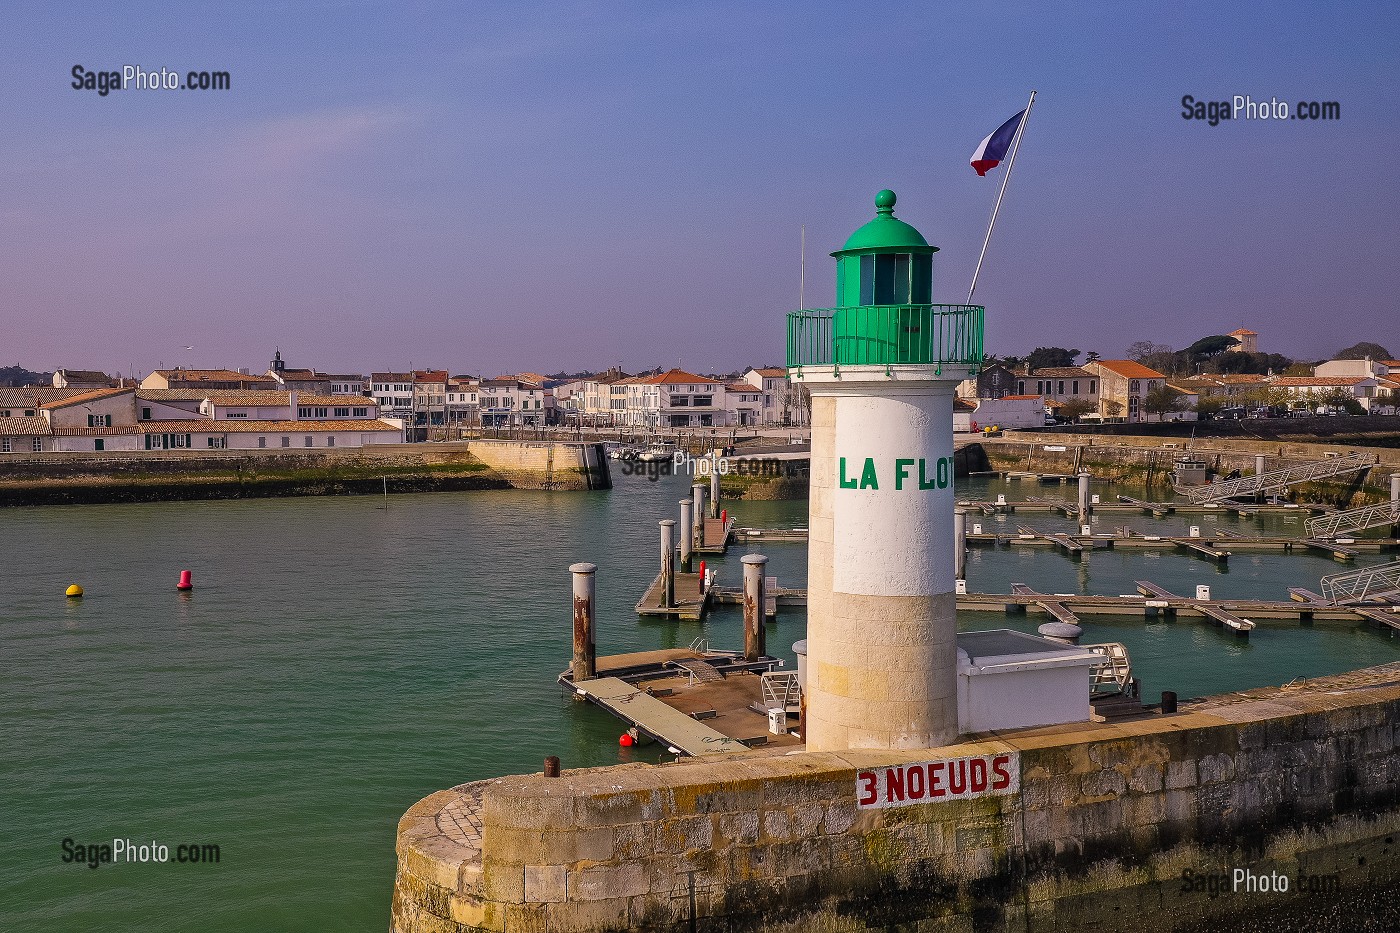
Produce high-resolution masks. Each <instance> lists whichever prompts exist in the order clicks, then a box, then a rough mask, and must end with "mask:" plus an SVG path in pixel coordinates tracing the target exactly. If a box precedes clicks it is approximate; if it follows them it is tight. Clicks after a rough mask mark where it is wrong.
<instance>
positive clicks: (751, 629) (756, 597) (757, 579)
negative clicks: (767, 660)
mask: <svg viewBox="0 0 1400 933" xmlns="http://www.w3.org/2000/svg"><path fill="white" fill-rule="evenodd" d="M742 563H743V565H744V660H745V661H757V660H758V659H759V658H761V657H763V656H764V655H765V654H766V653H767V651H766V646H765V640H766V633H765V631H764V628H763V617H764V614H765V613H764V607H765V605H766V604H767V602H768V598H767V597H768V594H767V593H766V592H765V591H766V589H767V583H766V581H765V580H764V577H763V573H764V567H766V566H767V564H768V558H767V557H764V556H763V555H762V554H745V555H744V557H743V559H742Z"/></svg>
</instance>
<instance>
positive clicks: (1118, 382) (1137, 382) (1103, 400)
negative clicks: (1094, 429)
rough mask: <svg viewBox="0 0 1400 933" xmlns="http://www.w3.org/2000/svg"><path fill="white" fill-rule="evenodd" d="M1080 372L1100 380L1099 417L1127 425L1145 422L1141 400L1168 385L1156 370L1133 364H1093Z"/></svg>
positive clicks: (1119, 361)
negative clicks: (1127, 422)
mask: <svg viewBox="0 0 1400 933" xmlns="http://www.w3.org/2000/svg"><path fill="white" fill-rule="evenodd" d="M1076 368H1078V367H1076ZM1082 368H1083V369H1085V370H1087V371H1088V372H1089V373H1090V374H1091V375H1093V376H1095V377H1097V378H1098V380H1099V385H1098V386H1097V388H1098V392H1099V414H1100V415H1101V416H1103V417H1106V418H1123V419H1125V420H1127V421H1130V422H1136V421H1146V420H1147V413H1146V411H1145V410H1144V409H1143V407H1142V401H1143V399H1144V398H1146V397H1147V393H1149V392H1151V391H1152V390H1153V389H1155V388H1158V387H1159V386H1162V385H1165V384H1166V381H1167V377H1166V376H1164V375H1163V374H1161V373H1159V372H1157V370H1155V369H1149V368H1148V367H1146V366H1144V365H1142V364H1141V363H1136V362H1133V361H1132V360H1095V361H1094V362H1092V363H1085V364H1084V366H1083V367H1082Z"/></svg>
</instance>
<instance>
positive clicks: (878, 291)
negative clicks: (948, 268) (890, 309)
mask: <svg viewBox="0 0 1400 933" xmlns="http://www.w3.org/2000/svg"><path fill="white" fill-rule="evenodd" d="M932 293H933V257H932V256H913V255H910V254H909V253H885V254H881V255H874V256H870V255H867V256H862V257H860V303H861V304H863V305H870V304H876V305H903V304H909V303H911V302H912V303H914V304H928V303H929V302H930V301H932V300H933V299H932Z"/></svg>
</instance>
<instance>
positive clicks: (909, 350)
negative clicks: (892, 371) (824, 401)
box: [787, 304, 984, 368]
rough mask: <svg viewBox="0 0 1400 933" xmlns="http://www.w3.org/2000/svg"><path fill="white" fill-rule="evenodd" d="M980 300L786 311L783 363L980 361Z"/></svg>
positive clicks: (794, 365)
mask: <svg viewBox="0 0 1400 933" xmlns="http://www.w3.org/2000/svg"><path fill="white" fill-rule="evenodd" d="M983 316H984V308H983V306H982V305H934V304H918V305H860V306H858V307H853V308H817V309H806V310H802V311H792V312H789V314H788V316H787V364H788V367H789V368H800V367H803V366H843V365H853V366H861V365H891V364H915V365H923V364H942V363H949V364H959V365H966V366H981V365H982V358H983V342H982V341H983Z"/></svg>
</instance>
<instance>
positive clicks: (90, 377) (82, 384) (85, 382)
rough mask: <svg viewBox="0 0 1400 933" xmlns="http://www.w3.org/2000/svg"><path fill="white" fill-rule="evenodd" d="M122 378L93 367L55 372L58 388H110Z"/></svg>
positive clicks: (55, 382)
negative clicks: (116, 377) (115, 377)
mask: <svg viewBox="0 0 1400 933" xmlns="http://www.w3.org/2000/svg"><path fill="white" fill-rule="evenodd" d="M119 382H120V380H118V379H114V378H113V377H111V376H109V375H107V374H106V373H100V372H97V371H96V370H91V369H60V370H58V371H57V372H55V373H54V374H53V385H54V388H56V389H110V388H112V387H114V386H116V385H117V384H118V383H119Z"/></svg>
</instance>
